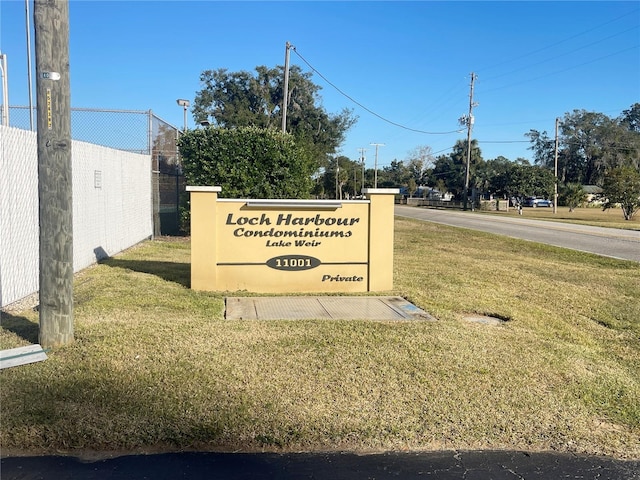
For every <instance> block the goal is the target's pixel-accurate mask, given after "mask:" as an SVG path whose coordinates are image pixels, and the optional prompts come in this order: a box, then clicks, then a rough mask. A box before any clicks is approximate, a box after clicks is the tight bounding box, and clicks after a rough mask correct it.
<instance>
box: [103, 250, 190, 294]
mask: <svg viewBox="0 0 640 480" xmlns="http://www.w3.org/2000/svg"><path fill="white" fill-rule="evenodd" d="M99 263H100V265H107V266H108V267H114V268H125V269H127V270H133V271H134V272H141V273H149V274H151V275H156V276H158V277H160V278H162V279H163V280H166V281H168V282H175V283H178V284H180V285H182V286H184V287H186V288H190V287H191V265H190V264H188V263H177V262H159V261H154V260H121V259H118V258H111V257H108V258H104V259H102V260H100V261H99Z"/></svg>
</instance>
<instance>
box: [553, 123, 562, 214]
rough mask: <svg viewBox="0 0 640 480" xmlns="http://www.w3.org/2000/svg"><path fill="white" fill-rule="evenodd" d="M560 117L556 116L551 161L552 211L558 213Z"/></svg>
mask: <svg viewBox="0 0 640 480" xmlns="http://www.w3.org/2000/svg"><path fill="white" fill-rule="evenodd" d="M559 122H560V119H559V118H557V117H556V147H555V152H554V161H553V174H554V176H555V181H554V182H553V213H554V214H556V213H558V123H559Z"/></svg>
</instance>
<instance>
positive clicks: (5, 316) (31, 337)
mask: <svg viewBox="0 0 640 480" xmlns="http://www.w3.org/2000/svg"><path fill="white" fill-rule="evenodd" d="M1 326H2V328H3V329H4V330H7V331H8V332H13V333H15V334H16V335H18V336H19V337H20V338H23V339H24V340H26V341H27V342H29V343H38V334H39V331H40V327H39V325H38V324H37V323H35V322H32V321H31V320H29V319H28V318H25V317H20V316H17V315H11V314H10V313H5V312H2V325H1Z"/></svg>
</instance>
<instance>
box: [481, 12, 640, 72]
mask: <svg viewBox="0 0 640 480" xmlns="http://www.w3.org/2000/svg"><path fill="white" fill-rule="evenodd" d="M638 10H639V9H635V10H631V11H630V12H628V13H625V14H624V15H620V16H619V17H616V18H614V19H613V20H609V21H607V22H604V23H601V24H599V25H596V26H595V27H592V28H589V29H587V30H584V31H582V32H580V33H577V34H575V35H572V36H570V37H567V38H565V39H563V40H560V41H558V42H555V43H552V44H550V45H546V46H544V47H542V48H538V49H536V50H533V51H531V52H529V53H525V54H524V55H520V56H519V57H516V58H512V59H510V60H505V61H503V62H500V63H497V64H495V65H491V66H489V67H487V68H485V69H484V71H486V70H491V69H492V68H496V67H499V66H500V65H504V64H506V63H511V62H513V61H514V60H516V59H522V58H525V57H530V56H531V55H535V54H536V53H539V52H542V51H544V50H548V49H550V48H553V47H555V46H557V45H560V44H562V43H565V42H568V41H569V40H573V39H574V38H577V37H580V36H582V35H585V34H587V33H590V32H592V31H594V30H597V29H599V28H600V27H604V26H605V25H608V24H610V23H613V22H616V21H618V20H620V19H621V18H624V17H628V16H629V15H631V14H634V13H637V12H638ZM493 78H495V77H493Z"/></svg>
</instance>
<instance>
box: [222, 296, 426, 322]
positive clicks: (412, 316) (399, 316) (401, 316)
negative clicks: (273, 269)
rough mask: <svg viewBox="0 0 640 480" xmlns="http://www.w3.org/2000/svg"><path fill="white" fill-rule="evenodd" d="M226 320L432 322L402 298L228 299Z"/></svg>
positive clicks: (422, 312)
mask: <svg viewBox="0 0 640 480" xmlns="http://www.w3.org/2000/svg"><path fill="white" fill-rule="evenodd" d="M225 306H226V311H225V318H227V319H229V320H311V319H319V320H322V319H332V320H435V319H434V318H433V317H432V316H431V315H429V314H428V313H427V312H425V311H424V310H422V309H420V308H418V307H416V306H415V305H413V304H412V303H410V302H408V301H406V300H405V299H404V298H402V297H332V296H323V297H315V296H314V297H227V298H226V299H225Z"/></svg>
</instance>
